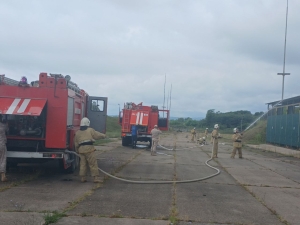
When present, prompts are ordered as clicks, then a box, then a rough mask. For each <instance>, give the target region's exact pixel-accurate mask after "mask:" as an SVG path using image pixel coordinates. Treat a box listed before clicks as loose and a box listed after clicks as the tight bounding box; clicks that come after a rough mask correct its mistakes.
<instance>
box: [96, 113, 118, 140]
mask: <svg viewBox="0 0 300 225" xmlns="http://www.w3.org/2000/svg"><path fill="white" fill-rule="evenodd" d="M118 119H119V118H118V117H111V116H108V117H107V120H106V137H107V138H106V139H100V140H96V142H95V143H94V145H105V144H106V143H109V142H112V141H118V140H121V126H120V125H119V123H118Z"/></svg>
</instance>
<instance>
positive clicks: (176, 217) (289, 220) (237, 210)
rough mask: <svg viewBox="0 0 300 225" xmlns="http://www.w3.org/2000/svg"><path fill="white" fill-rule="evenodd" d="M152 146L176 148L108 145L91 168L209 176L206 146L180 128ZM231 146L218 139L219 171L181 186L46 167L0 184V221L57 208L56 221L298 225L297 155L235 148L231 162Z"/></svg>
mask: <svg viewBox="0 0 300 225" xmlns="http://www.w3.org/2000/svg"><path fill="white" fill-rule="evenodd" d="M160 143H161V144H162V145H163V146H166V147H167V148H169V149H172V148H173V147H174V146H176V149H177V151H168V150H165V149H159V150H158V151H159V152H161V153H164V154H165V155H163V154H158V155H157V156H150V152H149V150H147V149H131V148H128V147H122V146H121V143H120V141H119V142H112V143H108V144H107V145H106V146H100V147H99V148H98V149H99V151H98V152H97V153H98V163H99V166H100V167H101V168H102V169H104V170H105V171H108V172H110V173H112V174H115V175H117V176H119V177H122V178H126V179H132V180H145V181H153V180H159V181H166V180H186V179H196V178H201V177H204V176H208V175H210V174H212V173H215V171H214V170H212V169H210V168H208V167H207V166H205V161H206V160H207V159H208V158H209V156H210V153H211V145H205V146H203V147H200V146H199V145H196V143H192V142H190V141H189V139H188V138H186V134H185V133H178V134H175V135H173V134H168V135H167V134H164V135H163V137H162V140H161V141H160ZM231 149H232V146H231V144H227V143H220V145H219V158H217V159H215V160H213V161H211V162H210V164H211V165H213V166H215V167H217V168H218V169H220V170H221V174H220V175H218V176H216V177H213V178H211V179H209V180H205V181H202V182H195V183H187V184H175V183H173V184H150V185H149V184H132V183H126V182H122V181H118V180H114V179H112V178H107V177H105V181H104V183H103V184H94V183H92V182H90V181H91V179H89V180H90V181H89V182H87V183H83V184H82V183H80V182H79V177H78V176H77V173H75V174H73V175H66V174H59V173H57V172H55V171H52V170H51V168H46V169H45V170H44V171H42V172H41V174H40V175H38V176H36V178H33V179H31V180H30V179H29V180H25V181H24V182H20V183H17V182H15V183H12V182H9V183H0V199H1V204H0V221H2V222H5V224H12V225H14V224H21V225H27V224H28V225H29V224H33V225H35V224H42V223H43V222H44V221H43V220H44V215H45V214H46V213H49V212H54V211H58V212H64V213H65V217H62V218H60V219H59V221H58V222H57V223H56V224H59V225H63V224H64V225H71V224H91V225H94V224H95V225H96V224H116V225H118V224H125V225H126V224H133V225H139V224H145V225H152V224H153V225H166V224H171V223H173V224H178V225H188V224H194V225H208V224H209V225H221V224H222V225H224V224H226V225H229V224H232V225H240V224H243V225H260V224H261V225H266V224H267V225H268V224H270V225H280V224H291V225H297V224H299V223H298V221H300V214H299V213H298V212H299V211H300V210H299V204H298V202H299V194H300V178H299V175H298V174H299V172H300V160H299V159H297V158H293V157H290V156H284V155H281V154H278V153H274V152H266V151H262V150H260V149H254V148H250V147H246V148H245V149H243V156H244V159H237V158H236V159H231V158H230V152H231ZM34 174H35V172H32V174H30V173H29V174H26V176H33V175H34ZM8 175H9V177H10V178H11V179H12V180H14V181H16V180H17V179H20V177H22V176H20V170H16V171H12V172H10V173H9V174H8ZM101 176H103V177H104V175H103V174H102V175H101ZM11 200H12V201H13V203H17V204H12V202H11ZM0 224H1V223H0Z"/></svg>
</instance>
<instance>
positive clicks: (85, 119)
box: [80, 117, 91, 127]
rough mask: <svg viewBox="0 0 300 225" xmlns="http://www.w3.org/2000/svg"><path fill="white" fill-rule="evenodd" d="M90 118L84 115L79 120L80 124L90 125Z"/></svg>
mask: <svg viewBox="0 0 300 225" xmlns="http://www.w3.org/2000/svg"><path fill="white" fill-rule="evenodd" d="M90 123H91V122H90V120H89V119H88V118H86V117H83V118H82V120H81V121H80V126H81V127H83V126H87V127H89V126H90Z"/></svg>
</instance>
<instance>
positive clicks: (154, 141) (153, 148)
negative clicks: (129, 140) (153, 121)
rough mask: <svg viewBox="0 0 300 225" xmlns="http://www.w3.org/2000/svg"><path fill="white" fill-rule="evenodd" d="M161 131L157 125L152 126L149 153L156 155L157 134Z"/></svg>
mask: <svg viewBox="0 0 300 225" xmlns="http://www.w3.org/2000/svg"><path fill="white" fill-rule="evenodd" d="M161 133H162V132H161V131H160V130H159V129H158V127H157V125H154V128H153V129H152V130H151V135H152V145H151V155H156V147H157V145H158V141H159V135H160V134H161Z"/></svg>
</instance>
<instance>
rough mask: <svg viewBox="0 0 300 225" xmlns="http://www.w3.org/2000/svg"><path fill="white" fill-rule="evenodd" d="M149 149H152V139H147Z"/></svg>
mask: <svg viewBox="0 0 300 225" xmlns="http://www.w3.org/2000/svg"><path fill="white" fill-rule="evenodd" d="M149 142H150V143H149V148H150V149H151V147H152V138H149Z"/></svg>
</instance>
